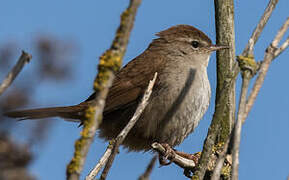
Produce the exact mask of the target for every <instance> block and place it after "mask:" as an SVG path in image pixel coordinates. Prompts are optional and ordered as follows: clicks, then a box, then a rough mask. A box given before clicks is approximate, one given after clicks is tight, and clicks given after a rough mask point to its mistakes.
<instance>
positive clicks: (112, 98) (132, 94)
mask: <svg viewBox="0 0 289 180" xmlns="http://www.w3.org/2000/svg"><path fill="white" fill-rule="evenodd" d="M156 58H158V59H156ZM164 62H165V59H163V58H162V57H161V56H159V55H157V54H156V53H150V52H147V51H145V52H144V53H142V54H141V55H139V56H138V57H136V58H135V59H133V60H132V61H130V62H129V63H128V64H127V65H125V66H124V67H123V68H122V69H121V70H120V71H119V72H118V73H117V74H116V77H115V79H114V82H113V84H112V86H111V88H110V90H109V93H108V96H107V99H106V106H105V109H104V113H105V114H106V113H110V112H112V111H114V110H117V109H119V108H120V107H122V108H123V107H125V106H127V105H129V104H135V103H136V101H137V100H138V98H139V97H142V95H143V93H144V91H145V90H146V88H147V86H148V83H149V80H151V79H152V78H153V76H154V74H155V72H157V71H158V70H160V68H159V67H160V66H161V64H162V63H164ZM157 84H158V80H157V81H156V83H155V86H154V87H157ZM94 96H95V94H93V95H91V96H90V97H89V98H88V100H87V101H89V100H90V99H93V98H94Z"/></svg>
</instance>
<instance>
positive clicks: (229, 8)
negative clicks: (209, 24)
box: [215, 0, 236, 142]
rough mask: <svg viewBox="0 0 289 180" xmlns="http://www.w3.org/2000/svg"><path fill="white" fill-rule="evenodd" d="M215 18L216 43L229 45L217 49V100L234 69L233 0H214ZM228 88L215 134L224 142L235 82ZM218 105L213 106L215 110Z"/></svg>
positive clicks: (230, 123)
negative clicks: (219, 128)
mask: <svg viewBox="0 0 289 180" xmlns="http://www.w3.org/2000/svg"><path fill="white" fill-rule="evenodd" d="M215 19H216V43H217V44H224V45H227V46H229V47H230V49H228V50H224V51H217V89H216V102H217V101H219V99H220V96H224V95H223V94H221V91H222V89H223V88H224V82H225V81H226V80H227V78H228V77H230V74H231V72H232V71H236V69H235V68H234V64H235V58H236V57H235V56H236V55H235V29H234V28H235V25H234V1H233V0H229V1H226V0H215ZM232 83H233V84H232V85H231V88H230V89H228V92H224V93H228V97H227V98H226V99H225V101H223V102H222V103H225V104H226V106H225V109H224V110H223V111H224V114H223V117H217V118H221V119H222V120H221V122H220V123H221V132H220V134H219V135H218V136H217V139H218V140H217V141H218V142H225V141H226V140H227V138H228V136H229V134H230V131H231V130H232V126H233V122H234V118H235V104H236V103H235V82H232ZM217 108H218V107H216V108H215V110H216V109H217Z"/></svg>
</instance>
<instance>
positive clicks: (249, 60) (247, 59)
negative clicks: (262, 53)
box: [237, 55, 258, 76]
mask: <svg viewBox="0 0 289 180" xmlns="http://www.w3.org/2000/svg"><path fill="white" fill-rule="evenodd" d="M237 61H238V63H239V66H240V69H241V71H242V72H245V71H247V70H249V71H250V72H251V74H252V76H253V75H255V74H256V72H257V68H258V65H257V63H256V61H255V58H254V56H252V55H249V56H237Z"/></svg>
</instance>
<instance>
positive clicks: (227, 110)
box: [192, 0, 238, 179]
mask: <svg viewBox="0 0 289 180" xmlns="http://www.w3.org/2000/svg"><path fill="white" fill-rule="evenodd" d="M215 19H216V31H217V44H222V45H228V46H230V49H229V50H223V51H220V52H217V89H216V102H215V104H216V106H215V113H214V116H213V120H212V123H211V125H210V128H209V130H208V135H207V138H206V140H205V142H204V146H203V151H202V154H201V158H200V160H199V163H198V165H197V167H196V171H195V175H194V176H193V178H192V179H203V178H204V175H205V173H206V169H207V166H208V162H209V160H210V159H209V157H210V154H211V153H212V148H213V145H214V144H216V139H217V142H226V139H227V138H228V136H229V134H230V131H231V129H232V124H233V121H234V114H235V78H236V74H237V72H238V70H237V68H235V67H236V66H235V30H234V2H233V0H215ZM232 74H234V75H232Z"/></svg>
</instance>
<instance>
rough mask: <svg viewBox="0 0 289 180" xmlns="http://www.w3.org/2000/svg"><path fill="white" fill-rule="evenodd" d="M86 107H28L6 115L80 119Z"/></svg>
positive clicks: (21, 117) (26, 117)
mask: <svg viewBox="0 0 289 180" xmlns="http://www.w3.org/2000/svg"><path fill="white" fill-rule="evenodd" d="M84 108H85V107H84V106H81V105H75V106H64V107H51V108H39V109H28V110H20V111H10V112H6V113H4V115H5V116H8V117H11V118H18V119H20V120H25V119H42V118H50V117H62V118H65V119H70V120H75V121H77V120H78V121H79V120H80V119H81V117H82V115H83V112H84V110H85V109H84Z"/></svg>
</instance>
